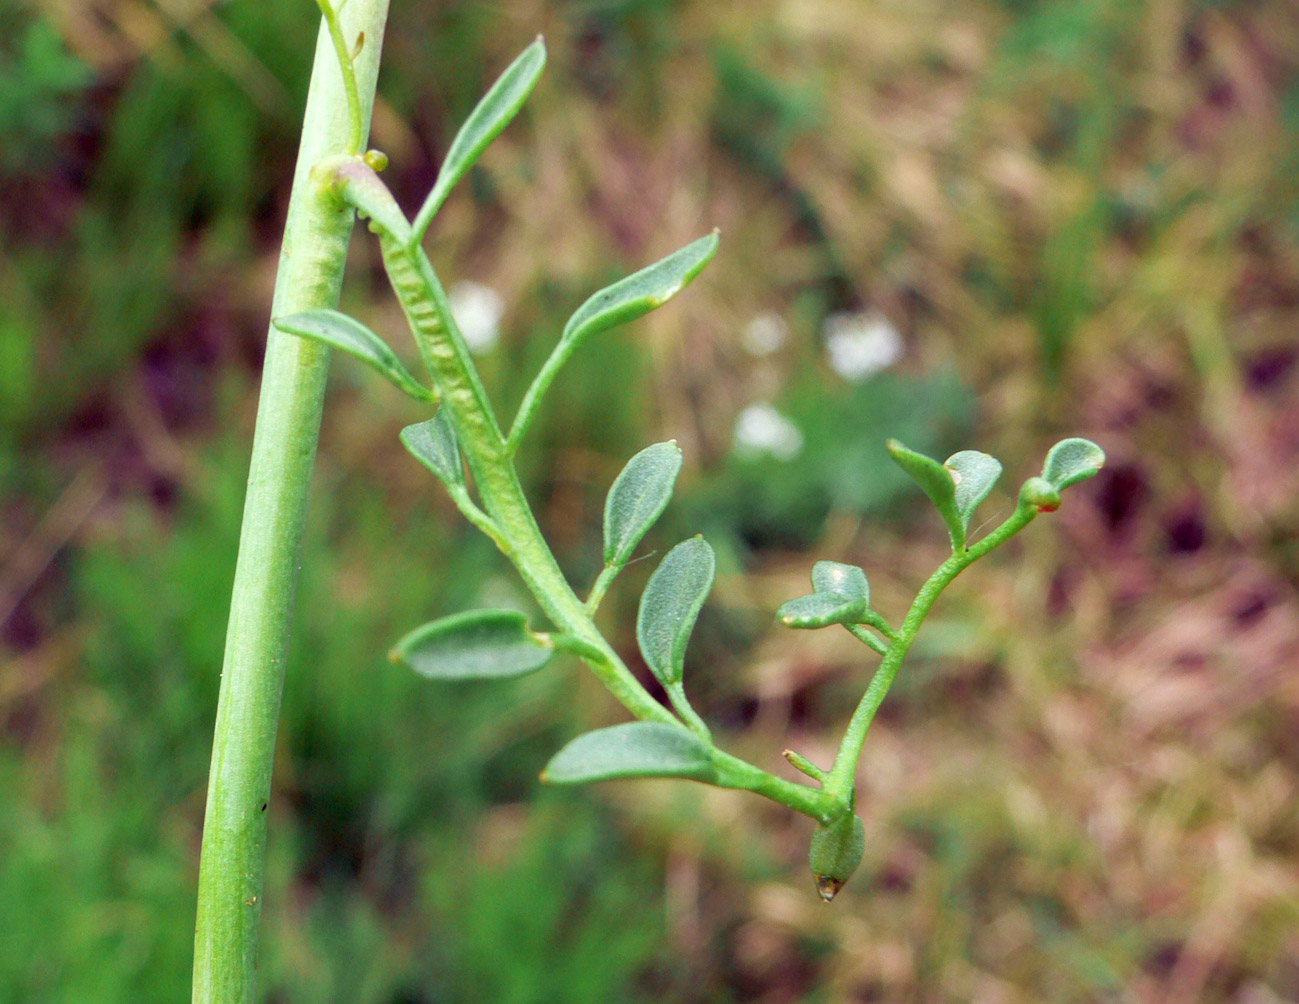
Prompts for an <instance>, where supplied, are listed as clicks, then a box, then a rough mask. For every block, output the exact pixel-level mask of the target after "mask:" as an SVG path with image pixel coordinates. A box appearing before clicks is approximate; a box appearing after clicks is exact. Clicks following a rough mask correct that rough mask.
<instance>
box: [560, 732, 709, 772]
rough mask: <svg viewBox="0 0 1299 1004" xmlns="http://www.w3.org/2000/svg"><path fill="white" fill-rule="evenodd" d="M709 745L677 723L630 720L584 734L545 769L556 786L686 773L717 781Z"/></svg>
mask: <svg viewBox="0 0 1299 1004" xmlns="http://www.w3.org/2000/svg"><path fill="white" fill-rule="evenodd" d="M713 775H714V771H713V762H712V758H711V756H710V754H709V750H708V747H707V746H705V745H704V744H703V742H702V741H700V740H699V739H698V738H696V737H695V736H694V735H692V734H691V733H690V732H687V731H686V730H685V729H683V728H681V727H679V726H676V725H667V724H664V723H661V722H628V723H627V724H625V725H614V726H612V727H610V728H607V729H598V730H596V731H595V732H587V733H586V734H585V735H580V736H578V737H577V738H576V739H574V740H573V741H572V742H570V743H569V744H568V745H567V746H565V747H564V748H563V749H561V750H560V751H559V752H558V753H556V754H555V756H554V757H553V758H552V759H551V761H550V763H549V764H547V765H546V769H545V770H544V771H542V774H541V779H542V780H543V781H549V782H550V783H552V784H585V783H587V782H588V781H605V780H609V779H611V778H631V777H685V778H690V779H692V780H695V781H711V780H712V779H713Z"/></svg>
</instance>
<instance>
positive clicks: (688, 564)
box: [636, 536, 717, 686]
mask: <svg viewBox="0 0 1299 1004" xmlns="http://www.w3.org/2000/svg"><path fill="white" fill-rule="evenodd" d="M716 570H717V559H716V558H715V557H714V556H713V549H712V548H711V547H710V546H709V545H708V542H707V541H706V540H704V538H703V537H698V536H696V537H691V538H690V539H689V540H683V541H682V542H681V543H680V544H678V545H677V546H676V547H674V548H672V550H670V551H669V552H668V553H667V557H665V558H664V559H663V561H662V563H661V564H660V565H659V567H658V568H656V569H655V570H654V574H653V575H652V576H650V580H649V583H648V584H647V585H646V586H645V592H644V593H643V594H641V598H640V611H639V613H638V614H637V616H636V641H637V643H638V644H639V645H640V651H641V655H643V656H644V657H645V662H646V663H647V664H648V665H649V668H650V669H651V670H652V671H653V673H654V675H655V676H656V677H657V678H658V681H659V682H660V683H662V684H663V685H664V686H667V685H669V684H674V683H680V682H681V677H682V674H683V672H684V669H685V658H686V644H687V643H688V642H689V641H690V633H691V631H693V630H694V627H695V620H696V618H698V616H699V610H700V608H701V607H703V605H704V599H705V598H706V597H707V596H708V591H709V590H710V589H711V588H712V586H713V575H714V574H715V573H716Z"/></svg>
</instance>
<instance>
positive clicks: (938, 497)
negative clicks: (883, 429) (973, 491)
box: [887, 439, 965, 550]
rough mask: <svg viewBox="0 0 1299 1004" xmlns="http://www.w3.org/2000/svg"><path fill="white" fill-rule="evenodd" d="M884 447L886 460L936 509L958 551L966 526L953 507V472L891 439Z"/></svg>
mask: <svg viewBox="0 0 1299 1004" xmlns="http://www.w3.org/2000/svg"><path fill="white" fill-rule="evenodd" d="M887 446H888V451H889V456H891V457H892V458H893V459H894V460H895V461H896V462H897V465H898V466H899V467H901V468H902V469H903V470H904V471H906V472H907V474H909V475H910V476H911V478H912V480H913V481H915V482H916V484H918V485H920V487H921V488H922V489H923V490H924V493H925V494H926V495H928V496H929V500H930V501H931V502H933V503H934V505H935V507H937V509H938V513H939V515H940V516H942V517H943V522H944V523H946V524H947V530H948V533H950V534H951V537H952V548H953V549H954V550H960V549H961V548H962V547H964V546H965V523H964V522H963V521H962V519H961V514H960V512H959V510H958V509H957V507H956V482H955V481H953V480H952V472H951V471H949V470H948V469H947V468H946V467H944V466H943V465H942V464H940V463H939V462H938V461H937V460H934V459H933V458H932V457H926V456H925V455H924V454H923V453H917V452H916V451H915V450H909V449H907V448H906V447H905V446H903V445H902V444H901V443H899V442H898V441H897V440H896V439H890V440H889V441H888V444H887Z"/></svg>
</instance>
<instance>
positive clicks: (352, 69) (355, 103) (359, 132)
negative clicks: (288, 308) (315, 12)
mask: <svg viewBox="0 0 1299 1004" xmlns="http://www.w3.org/2000/svg"><path fill="white" fill-rule="evenodd" d="M344 2H346V0H344ZM316 6H317V7H319V8H320V15H321V17H323V18H324V19H325V27H326V28H328V30H329V38H330V41H332V42H333V43H334V54H335V56H337V57H338V68H339V72H340V73H342V75H343V94H344V95H345V96H346V99H347V121H348V126H349V129H348V141H347V151H346V152H347V153H351V154H356V153H360V152H361V147H363V146H364V145H365V133H366V121H367V119H368V118H369V114H370V113H369V109H368V108H367V109H365V110H364V111H363V110H362V108H361V95H360V91H359V89H358V88H357V85H356V58H357V57H358V56H359V55H360V54H361V42H362V41H363V40H364V39H365V29H364V28H361V29H359V30H358V32H357V36H356V37H357V47H356V49H355V50H353V49H351V48H349V47H348V44H347V38H346V37H345V36H344V35H343V26H342V24H341V22H340V21H339V18H338V12H339V10H340V9H341V8H342V4H340V5H339V7H338V8H337V9H336V8H335V7H334V6H333V4H331V3H330V2H329V0H316ZM376 44H377V43H376ZM375 62H376V65H377V63H378V61H377V60H376V61H375ZM369 100H370V102H373V101H374V96H373V94H371V95H370V98H369ZM277 316H278V315H277Z"/></svg>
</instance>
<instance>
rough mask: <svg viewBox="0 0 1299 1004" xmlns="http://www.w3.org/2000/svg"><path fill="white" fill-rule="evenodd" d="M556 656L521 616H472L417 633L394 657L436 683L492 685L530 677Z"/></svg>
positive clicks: (480, 613)
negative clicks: (495, 681) (480, 682)
mask: <svg viewBox="0 0 1299 1004" xmlns="http://www.w3.org/2000/svg"><path fill="white" fill-rule="evenodd" d="M553 654H554V647H553V646H552V645H550V644H549V643H548V642H547V641H546V640H545V639H544V638H542V637H538V636H537V635H535V634H533V633H532V632H531V631H529V630H528V618H527V617H526V616H525V615H524V614H521V613H519V612H518V611H517V610H470V611H467V612H465V613H462V614H454V615H453V616H451V617H443V618H442V619H441V620H436V621H433V622H431V623H429V624H425V625H423V626H422V627H417V628H416V629H415V630H414V631H411V632H410V633H409V634H408V635H406V636H405V637H404V638H402V639H401V641H399V642H397V644H396V645H394V646H393V649H392V651H391V652H390V653H389V657H390V658H391V659H392V661H393V662H397V663H401V664H402V665H404V666H408V667H410V668H411V669H413V670H414V671H415V672H417V673H419V674H420V675H421V676H427V677H429V678H430V679H434V680H487V679H503V678H506V677H512V676H522V675H524V674H525V673H531V672H533V671H534V670H538V669H540V668H541V667H542V666H544V665H545V664H546V663H547V662H548V661H549V660H550V657H551V656H552V655H553Z"/></svg>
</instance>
